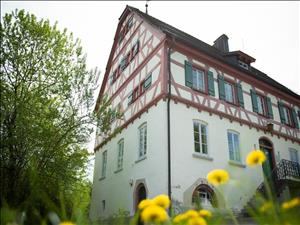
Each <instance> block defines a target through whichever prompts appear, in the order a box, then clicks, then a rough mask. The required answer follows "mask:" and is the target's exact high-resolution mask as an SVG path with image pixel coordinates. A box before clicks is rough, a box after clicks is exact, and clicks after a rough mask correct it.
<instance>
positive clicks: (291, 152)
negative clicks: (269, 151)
mask: <svg viewBox="0 0 300 225" xmlns="http://www.w3.org/2000/svg"><path fill="white" fill-rule="evenodd" d="M292 154H296V160H293V156H292ZM289 155H290V160H291V161H292V162H296V163H300V162H299V152H298V150H297V149H294V148H289Z"/></svg>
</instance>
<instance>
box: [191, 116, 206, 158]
mask: <svg viewBox="0 0 300 225" xmlns="http://www.w3.org/2000/svg"><path fill="white" fill-rule="evenodd" d="M195 124H197V125H198V130H199V132H198V133H199V147H200V149H199V150H200V151H199V152H197V151H196V146H195V145H196V140H195ZM202 126H204V127H205V136H206V153H205V152H204V150H203V145H205V143H203V140H202V136H203V135H202V129H201V128H202ZM193 139H194V141H193V143H194V152H195V153H198V154H202V155H208V153H209V151H208V124H207V123H206V122H204V121H201V120H193Z"/></svg>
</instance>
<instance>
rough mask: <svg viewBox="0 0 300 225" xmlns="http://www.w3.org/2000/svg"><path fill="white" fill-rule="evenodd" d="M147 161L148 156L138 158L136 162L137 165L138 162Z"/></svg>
mask: <svg viewBox="0 0 300 225" xmlns="http://www.w3.org/2000/svg"><path fill="white" fill-rule="evenodd" d="M145 159H147V156H146V155H144V156H141V157H140V158H138V159H137V160H136V161H135V163H138V162H140V161H143V160H145Z"/></svg>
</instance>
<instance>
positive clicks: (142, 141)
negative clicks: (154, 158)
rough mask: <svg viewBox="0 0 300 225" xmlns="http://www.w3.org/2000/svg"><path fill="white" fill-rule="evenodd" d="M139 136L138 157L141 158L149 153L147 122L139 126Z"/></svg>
mask: <svg viewBox="0 0 300 225" xmlns="http://www.w3.org/2000/svg"><path fill="white" fill-rule="evenodd" d="M138 138H139V147H138V149H139V152H138V158H139V159H141V158H143V157H145V156H146V155H147V123H143V124H142V125H141V126H139V132H138Z"/></svg>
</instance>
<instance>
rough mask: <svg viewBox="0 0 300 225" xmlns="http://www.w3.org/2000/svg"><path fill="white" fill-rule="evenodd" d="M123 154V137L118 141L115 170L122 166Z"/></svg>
mask: <svg viewBox="0 0 300 225" xmlns="http://www.w3.org/2000/svg"><path fill="white" fill-rule="evenodd" d="M123 154H124V139H122V140H120V141H119V142H118V164H117V170H120V169H122V168H123Z"/></svg>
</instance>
